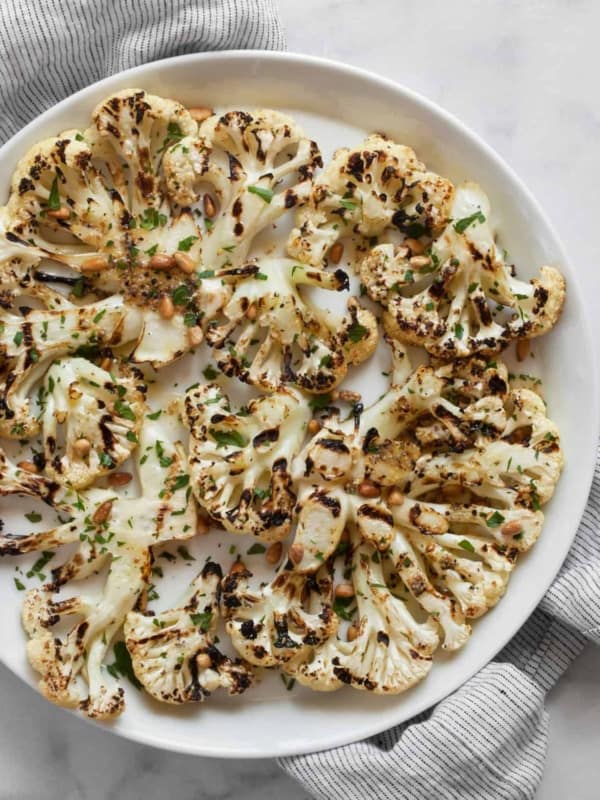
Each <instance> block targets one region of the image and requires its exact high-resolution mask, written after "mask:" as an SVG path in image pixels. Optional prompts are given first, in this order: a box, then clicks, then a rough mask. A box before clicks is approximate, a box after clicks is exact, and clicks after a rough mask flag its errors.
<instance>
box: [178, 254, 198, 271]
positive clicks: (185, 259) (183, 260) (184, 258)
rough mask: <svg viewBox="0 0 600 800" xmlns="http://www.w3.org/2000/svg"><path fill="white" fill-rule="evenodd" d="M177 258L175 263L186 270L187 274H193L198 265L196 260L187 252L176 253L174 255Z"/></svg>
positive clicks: (182, 269)
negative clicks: (195, 262)
mask: <svg viewBox="0 0 600 800" xmlns="http://www.w3.org/2000/svg"><path fill="white" fill-rule="evenodd" d="M173 258H174V259H175V263H176V264H177V266H178V267H179V269H180V270H181V271H182V272H185V274H186V275H191V274H192V272H193V271H194V270H195V269H196V265H195V264H194V260H193V259H192V258H190V256H188V255H187V253H175V255H174V256H173Z"/></svg>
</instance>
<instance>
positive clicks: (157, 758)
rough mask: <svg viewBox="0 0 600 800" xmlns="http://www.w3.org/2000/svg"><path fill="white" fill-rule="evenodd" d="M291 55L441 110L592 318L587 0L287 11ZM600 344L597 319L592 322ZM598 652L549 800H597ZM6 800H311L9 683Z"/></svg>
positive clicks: (250, 770) (322, 6)
mask: <svg viewBox="0 0 600 800" xmlns="http://www.w3.org/2000/svg"><path fill="white" fill-rule="evenodd" d="M279 6H280V9H281V15H282V18H283V22H284V25H285V27H286V28H287V34H288V42H289V49H290V50H294V51H298V52H307V53H313V54H316V55H321V56H326V57H329V58H335V59H339V60H343V61H347V62H349V63H351V64H355V65H357V66H361V67H365V68H367V69H371V70H373V71H376V72H379V73H380V74H382V75H385V76H388V77H390V78H393V79H395V80H397V81H399V82H401V83H404V84H405V85H407V86H409V87H411V88H413V89H415V90H417V91H420V92H422V93H423V94H425V95H427V96H428V97H430V98H431V99H433V100H436V101H438V102H439V103H441V104H442V105H443V106H445V107H446V108H447V109H448V110H449V111H451V112H453V113H454V114H456V115H457V116H458V117H460V118H461V119H462V120H463V121H464V122H466V123H467V124H468V125H469V126H470V127H472V128H473V129H474V130H476V131H477V132H478V133H480V134H481V135H482V136H483V137H484V138H485V139H486V140H487V141H488V142H489V143H490V144H492V145H493V146H494V147H495V148H496V149H497V150H498V151H499V153H500V154H501V155H502V156H503V157H504V158H505V159H506V160H507V161H508V162H509V163H510V164H511V165H512V166H513V167H514V168H515V170H516V171H517V172H518V173H519V174H520V175H521V176H522V177H523V178H524V180H525V181H526V183H527V184H528V185H529V186H530V188H531V189H532V190H533V192H534V193H535V194H536V195H537V197H538V198H539V199H540V200H541V202H542V204H543V205H544V207H545V209H546V211H547V212H548V214H549V216H550V218H551V219H552V221H553V222H554V223H555V225H556V226H557V228H558V230H559V231H560V233H561V235H562V237H563V239H564V242H565V244H566V246H567V250H568V252H569V253H570V254H571V258H572V261H573V263H574V264H575V265H576V267H577V268H578V269H579V273H580V280H581V283H582V285H583V288H584V289H585V293H586V296H587V297H588V298H589V300H588V302H589V304H590V309H593V310H596V309H597V301H596V300H595V298H597V297H599V296H600V294H599V292H600V270H599V269H598V267H597V264H598V260H599V258H600V252H599V247H598V237H597V235H596V229H597V224H598V223H597V216H598V210H599V209H598V199H597V198H598V194H597V191H598V190H597V186H598V180H599V177H600V169H599V168H600V148H599V147H598V145H597V142H598V138H597V137H598V136H599V135H600V106H599V105H598V102H597V85H596V81H597V75H598V73H599V71H600V50H599V49H598V45H597V30H598V25H599V24H600V5H599V4H597V3H594V2H593V0H529V2H527V3H522V2H520V0H487V2H481V0H456V2H454V3H448V2H447V0H429V2H428V3H425V4H424V3H421V2H417V0H403V2H398V1H397V0H372V1H371V2H369V3H365V2H363V0H302V1H301V2H299V0H279ZM592 324H593V326H594V332H595V333H596V339H597V340H598V338H599V337H600V314H598V313H595V314H593V315H592ZM599 687H600V650H598V649H594V648H592V647H591V646H590V647H588V649H587V650H586V651H585V653H584V654H583V655H582V656H581V657H580V658H579V659H578V660H577V661H576V662H575V663H574V664H573V665H572V667H571V668H570V670H569V671H568V672H567V674H566V675H565V676H564V678H563V680H562V682H561V683H560V684H559V685H558V686H557V687H556V688H555V689H554V691H553V692H552V694H551V695H550V698H549V703H548V706H549V710H550V713H551V727H550V743H549V751H548V760H547V767H546V773H545V776H544V780H543V783H542V786H541V787H540V791H539V793H538V798H539V800H559V799H560V800H563V798H569V800H592V798H597V797H598V783H599V782H600V764H599V762H598V745H599V743H600V691H599ZM0 715H1V720H2V725H0V798H2V800H17V799H19V800H20V799H21V798H22V800H37V798H42V797H43V798H45V799H46V800H111V799H112V798H117V797H118V798H119V799H120V800H137V799H138V798H141V797H144V798H146V800H162V798H165V797H169V798H171V800H188V799H189V800H191V799H192V798H194V800H198V799H199V798H222V799H223V800H229V798H234V797H235V798H239V797H242V798H244V800H259V798H261V800H262V799H264V798H276V797H277V798H279V797H281V796H285V797H286V800H301V798H306V795H305V793H304V792H303V791H302V790H301V789H300V788H299V787H298V786H297V785H296V784H295V783H294V782H293V781H292V780H291V779H289V778H287V777H286V776H285V775H283V773H281V772H280V771H279V769H278V767H277V765H276V764H275V762H273V761H261V762H245V761H229V762H220V761H216V760H209V759H194V758H191V757H186V756H178V755H173V754H169V753H162V752H159V751H156V750H152V749H150V748H146V747H142V746H140V745H137V744H133V743H131V742H125V741H122V740H120V739H117V738H115V737H113V736H111V735H109V734H108V733H106V732H104V731H102V730H100V729H98V728H93V727H92V726H90V725H87V724H86V723H85V722H83V721H82V720H80V719H77V718H75V717H73V716H71V715H68V714H66V713H64V712H63V711H60V710H58V709H55V708H53V707H51V706H49V705H48V704H47V703H46V702H45V701H43V700H42V699H41V698H39V697H38V696H36V694H35V693H34V692H32V691H31V690H30V689H29V688H27V687H25V686H24V685H23V684H21V682H20V681H19V680H18V679H17V678H15V677H14V676H13V675H11V674H9V673H8V672H7V671H6V670H4V669H2V668H0Z"/></svg>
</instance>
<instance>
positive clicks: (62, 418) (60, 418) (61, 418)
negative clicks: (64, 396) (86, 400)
mask: <svg viewBox="0 0 600 800" xmlns="http://www.w3.org/2000/svg"><path fill="white" fill-rule="evenodd" d="M79 396H80V397H81V395H79ZM54 417H55V419H56V421H57V422H58V424H59V425H62V424H63V423H64V422H66V420H67V412H66V411H55V412H54Z"/></svg>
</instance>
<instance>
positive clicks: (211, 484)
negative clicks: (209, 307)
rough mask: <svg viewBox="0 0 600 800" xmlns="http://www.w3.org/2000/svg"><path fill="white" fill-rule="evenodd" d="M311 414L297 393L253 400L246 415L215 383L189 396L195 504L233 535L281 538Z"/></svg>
mask: <svg viewBox="0 0 600 800" xmlns="http://www.w3.org/2000/svg"><path fill="white" fill-rule="evenodd" d="M309 417H310V410H309V409H308V408H307V405H306V403H305V401H304V399H303V398H302V396H301V395H300V393H299V392H298V391H296V390H295V389H279V390H278V391H277V392H275V393H274V394H272V395H270V396H268V397H259V398H257V399H255V400H252V401H251V402H250V403H249V405H248V406H247V408H246V409H244V415H243V416H242V415H241V414H240V413H239V412H238V414H235V413H233V412H232V411H231V407H230V404H229V399H228V398H227V396H226V395H224V394H223V392H222V390H221V389H220V387H219V386H218V385H217V384H214V383H211V384H208V385H207V386H199V387H197V388H196V389H193V390H192V391H191V392H189V393H188V395H187V396H186V399H185V411H184V419H185V422H186V424H187V426H188V427H189V429H190V446H189V470H190V475H191V478H192V487H193V491H194V494H195V496H196V498H197V500H198V502H199V503H200V504H201V505H202V506H203V507H204V508H205V509H206V510H207V511H208V512H209V514H210V515H211V516H212V517H213V518H215V519H218V520H219V521H220V522H221V523H222V524H223V525H224V527H225V528H226V529H227V530H229V531H231V532H232V533H252V534H254V535H255V536H259V537H260V538H261V539H266V540H275V541H277V540H281V539H283V538H285V536H287V534H288V533H289V530H290V525H291V522H292V512H293V509H294V504H295V501H296V495H295V493H294V490H293V487H292V482H291V479H290V475H289V469H290V465H291V462H292V459H293V458H294V456H295V455H296V453H297V452H298V450H299V449H300V447H301V444H302V441H303V439H304V435H305V431H306V424H307V422H308V419H309Z"/></svg>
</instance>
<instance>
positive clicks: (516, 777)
mask: <svg viewBox="0 0 600 800" xmlns="http://www.w3.org/2000/svg"><path fill="white" fill-rule="evenodd" d="M284 48H285V38H284V34H283V31H282V28H281V25H280V22H279V19H278V16H277V13H276V9H275V6H274V3H273V2H272V0H69V2H65V0H1V2H0V63H2V65H3V70H2V73H1V74H0V102H1V104H2V109H3V114H2V115H1V116H0V142H4V141H5V140H6V139H7V138H9V137H10V136H11V135H13V134H14V133H15V132H16V131H18V130H19V129H20V128H21V127H23V126H24V125H25V124H26V123H27V122H29V121H30V120H31V119H33V118H34V117H36V116H37V115H38V114H40V113H41V112H42V111H44V110H45V109H47V108H49V107H50V106H52V105H54V104H55V103H56V102H57V101H58V100H60V99H62V98H64V97H67V96H68V95H70V94H72V93H73V92H75V91H77V90H78V89H81V88H82V87H84V86H87V85H89V84H90V83H93V82H94V81H97V80H100V79H101V78H105V77H107V76H108V75H111V74H113V73H115V72H119V71H121V70H124V69H128V68H130V67H134V66H137V65H139V64H143V63H146V62H149V61H155V60H157V59H161V58H166V57H168V56H174V55H180V54H183V53H193V52H198V51H203V50H227V49H267V50H277V49H284ZM599 528H600V467H598V466H597V467H596V473H595V476H594V483H593V486H592V491H591V494H590V499H589V502H588V506H587V509H586V511H585V514H584V517H583V520H582V523H581V526H580V529H579V532H578V534H577V538H576V540H575V543H574V545H573V547H572V549H571V551H570V553H569V556H568V557H567V560H566V562H565V564H564V566H563V568H562V570H561V572H560V574H559V576H558V578H557V579H556V581H555V582H554V584H553V585H552V587H551V588H550V590H549V591H548V593H547V594H546V596H545V598H544V600H543V602H542V604H541V605H540V607H539V608H538V609H537V610H536V611H535V612H534V614H533V615H532V616H531V617H530V619H529V620H528V621H527V623H526V624H525V625H524V626H523V627H522V628H521V630H520V631H519V632H518V633H517V635H516V636H515V637H514V638H513V639H512V641H511V642H510V643H509V644H508V645H507V646H506V647H505V648H504V650H502V652H501V653H500V654H499V655H498V657H497V658H496V659H495V660H494V661H493V662H492V663H491V664H488V666H487V667H485V668H484V669H482V670H481V671H480V672H479V673H478V674H477V675H476V676H475V677H474V678H472V679H471V680H470V681H468V682H467V683H466V684H465V685H464V686H463V687H461V688H460V689H459V690H458V691H456V692H455V693H454V694H452V695H450V696H449V697H448V698H446V700H444V701H442V702H441V703H439V704H438V705H437V706H436V707H435V708H433V709H430V710H429V711H427V712H425V713H423V714H421V715H419V716H418V717H415V718H414V719H412V720H410V721H408V722H406V723H404V724H402V725H398V726H396V727H395V728H392V729H390V730H388V731H386V732H384V733H382V734H379V735H378V736H373V737H371V738H370V739H367V740H365V741H362V742H357V743H355V744H351V745H346V746H344V747H338V748H335V749H333V750H329V751H325V752H322V753H314V754H311V755H307V756H294V757H291V758H284V759H281V760H280V764H281V766H282V767H283V769H284V770H286V771H287V772H288V773H289V774H290V775H292V776H293V777H294V778H296V779H297V780H298V781H299V782H300V783H301V784H302V785H303V786H304V788H305V789H306V791H307V792H309V793H310V794H311V795H312V796H313V797H315V798H321V800H338V799H339V798H341V797H343V798H344V800H416V798H423V799H425V798H429V797H435V798H437V800H454V799H456V800H471V798H472V800H488V798H489V800H528V799H529V798H533V796H534V794H535V791H536V788H537V786H538V784H539V782H540V780H541V776H542V771H543V764H544V757H545V752H546V744H547V732H548V714H547V712H546V710H545V708H544V701H545V697H546V694H547V693H548V691H549V690H550V689H551V688H552V686H553V685H554V684H555V682H556V681H557V680H558V679H559V678H560V676H561V675H562V673H563V672H564V670H565V669H566V668H567V666H568V665H569V663H570V662H571V661H572V659H573V658H575V656H576V655H577V654H578V653H579V652H580V651H581V650H582V648H583V647H584V645H585V642H586V641H587V640H588V639H589V640H592V641H595V642H596V643H598V644H600V537H599V536H598V534H597V531H598V530H599Z"/></svg>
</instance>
